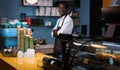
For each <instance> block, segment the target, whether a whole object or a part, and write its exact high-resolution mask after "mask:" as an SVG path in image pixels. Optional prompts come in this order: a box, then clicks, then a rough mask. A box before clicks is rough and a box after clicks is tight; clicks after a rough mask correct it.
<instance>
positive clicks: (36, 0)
mask: <svg viewBox="0 0 120 70" xmlns="http://www.w3.org/2000/svg"><path fill="white" fill-rule="evenodd" d="M26 2H27V3H30V4H35V3H37V2H38V0H26Z"/></svg>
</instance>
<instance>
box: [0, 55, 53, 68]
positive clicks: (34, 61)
mask: <svg viewBox="0 0 120 70" xmlns="http://www.w3.org/2000/svg"><path fill="white" fill-rule="evenodd" d="M44 57H51V58H52V56H48V55H45V54H42V53H36V55H35V57H34V58H27V57H23V58H17V57H4V56H2V54H0V59H1V60H3V61H5V62H6V63H7V64H9V65H11V66H12V67H13V68H15V69H17V70H43V69H42V68H40V67H42V65H43V63H42V59H43V58H44ZM0 68H1V66H0Z"/></svg>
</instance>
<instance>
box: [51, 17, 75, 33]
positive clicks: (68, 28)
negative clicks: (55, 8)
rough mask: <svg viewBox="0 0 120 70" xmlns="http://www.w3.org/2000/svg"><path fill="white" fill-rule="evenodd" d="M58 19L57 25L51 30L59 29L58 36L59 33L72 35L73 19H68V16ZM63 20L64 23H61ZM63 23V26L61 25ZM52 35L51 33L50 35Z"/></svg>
mask: <svg viewBox="0 0 120 70" xmlns="http://www.w3.org/2000/svg"><path fill="white" fill-rule="evenodd" d="M64 17H65V16H63V17H60V18H59V19H58V20H57V23H56V25H55V27H54V28H53V30H54V29H57V28H58V27H61V28H60V29H59V30H58V35H59V34H60V33H61V34H72V30H73V19H72V18H71V17H70V15H67V16H66V17H65V19H64ZM63 20H64V22H63ZM62 23H63V24H62ZM52 34H53V33H52Z"/></svg>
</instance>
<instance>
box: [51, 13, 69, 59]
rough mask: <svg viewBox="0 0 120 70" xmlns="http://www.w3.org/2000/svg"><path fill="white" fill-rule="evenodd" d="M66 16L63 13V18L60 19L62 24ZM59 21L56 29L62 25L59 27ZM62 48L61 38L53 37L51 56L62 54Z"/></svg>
mask: <svg viewBox="0 0 120 70" xmlns="http://www.w3.org/2000/svg"><path fill="white" fill-rule="evenodd" d="M66 16H67V15H65V17H64V19H63V21H62V25H63V23H64V20H65V18H66ZM59 23H60V21H59V22H58V26H57V31H58V30H60V29H61V27H62V25H61V27H59ZM63 49H64V48H63V46H62V44H61V40H60V39H58V38H56V39H55V43H54V52H53V56H54V57H56V58H58V56H59V55H62V53H63V51H62V50H63Z"/></svg>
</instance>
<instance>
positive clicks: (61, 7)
mask: <svg viewBox="0 0 120 70" xmlns="http://www.w3.org/2000/svg"><path fill="white" fill-rule="evenodd" d="M58 11H59V13H60V15H61V16H64V15H65V14H66V13H67V9H66V6H65V5H64V4H60V5H59V7H58Z"/></svg>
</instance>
